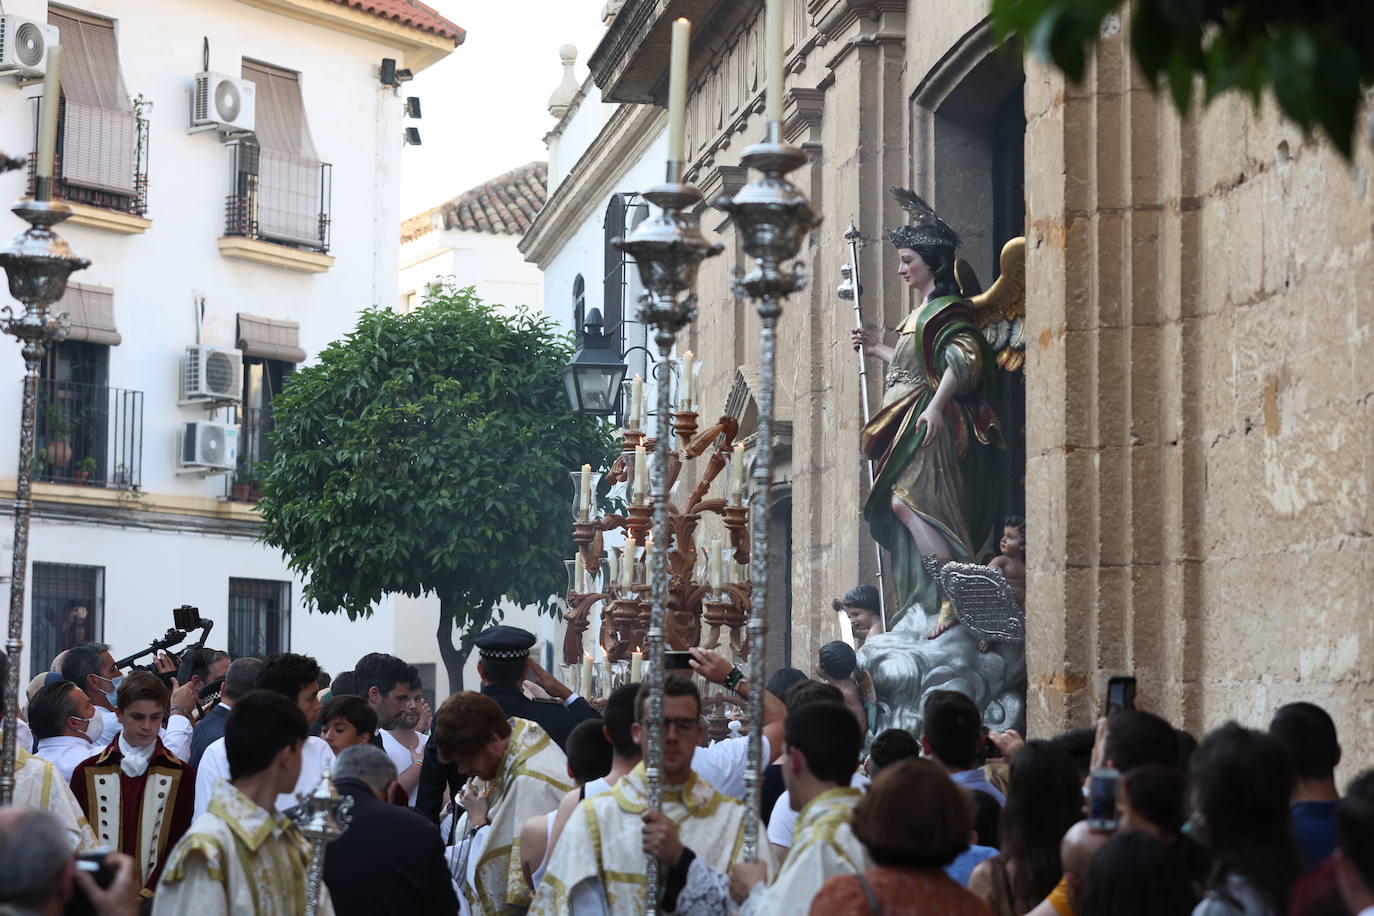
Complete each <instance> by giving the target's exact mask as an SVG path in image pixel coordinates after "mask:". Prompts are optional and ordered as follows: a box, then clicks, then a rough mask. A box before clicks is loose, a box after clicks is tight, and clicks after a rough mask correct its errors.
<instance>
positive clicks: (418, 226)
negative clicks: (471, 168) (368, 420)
mask: <svg viewBox="0 0 1374 916" xmlns="http://www.w3.org/2000/svg"><path fill="white" fill-rule="evenodd" d="M548 196H549V164H548V163H547V162H531V163H528V164H526V165H522V166H520V168H518V169H514V170H512V171H509V172H507V173H506V174H504V175H502V176H500V177H498V178H493V179H492V180H491V181H488V182H486V183H485V184H480V185H478V186H477V187H475V188H473V189H472V190H470V191H465V192H463V193H462V194H459V195H458V196H457V197H455V198H453V200H450V201H449V202H448V203H445V204H440V205H439V206H437V207H434V208H433V209H430V210H426V211H425V212H423V213H417V214H416V215H414V216H412V217H410V218H409V219H407V220H405V221H404V222H402V223H401V242H402V243H403V244H404V243H405V242H411V241H414V240H415V239H417V238H419V237H420V236H422V235H425V234H426V233H429V232H432V231H433V230H434V229H435V228H436V224H437V225H441V226H442V227H443V228H445V229H460V230H463V231H465V232H490V233H492V234H494V235H524V233H525V230H526V229H528V228H529V227H530V224H531V223H533V222H534V217H535V216H536V215H537V214H538V213H539V209H540V208H541V207H543V206H544V202H545V201H546V200H548Z"/></svg>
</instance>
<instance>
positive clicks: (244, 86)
mask: <svg viewBox="0 0 1374 916" xmlns="http://www.w3.org/2000/svg"><path fill="white" fill-rule="evenodd" d="M257 91H258V87H257V86H256V85H255V84H254V83H253V81H252V80H241V79H235V78H234V77H232V76H225V75H224V74H223V73H197V74H196V83H195V86H194V87H193V88H192V89H191V128H190V129H191V132H192V133H194V132H196V131H200V130H211V129H215V130H220V131H223V132H225V133H231V134H235V133H252V132H253V129H254V125H255V124H256V123H257V122H256V117H255V115H256V113H257Z"/></svg>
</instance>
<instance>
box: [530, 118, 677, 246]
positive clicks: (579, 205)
mask: <svg viewBox="0 0 1374 916" xmlns="http://www.w3.org/2000/svg"><path fill="white" fill-rule="evenodd" d="M667 120H668V113H667V112H666V111H665V110H663V109H662V108H656V107H654V106H652V105H621V106H620V107H619V108H617V109H616V111H615V113H614V114H613V115H611V117H610V120H608V121H607V122H606V125H605V126H604V127H602V128H601V132H600V133H599V134H597V136H596V139H595V140H593V141H592V143H591V145H590V146H588V147H587V150H586V152H584V153H583V154H582V157H581V158H580V159H578V160H577V163H576V164H575V165H574V166H573V167H572V169H571V170H569V171H568V173H567V175H566V176H565V177H564V178H563V179H562V180H561V181H559V183H558V187H557V188H556V189H555V190H554V192H553V194H552V195H551V196H550V197H549V199H548V202H547V203H545V204H544V206H543V208H542V209H541V210H540V211H539V215H538V216H536V217H535V218H534V223H533V224H532V225H531V226H530V228H529V230H528V231H526V232H525V235H524V237H523V238H521V239H520V245H519V248H520V253H521V254H523V255H524V256H525V260H526V261H530V262H532V263H534V264H537V265H539V269H540V270H545V269H547V268H548V266H549V262H550V261H551V260H553V257H554V256H555V255H556V254H558V252H559V251H561V250H562V248H563V246H564V245H566V244H567V243H568V240H569V239H570V238H572V236H573V233H575V232H576V231H577V229H578V227H579V226H581V225H582V224H583V223H585V222H586V221H587V220H589V219H591V218H592V217H593V216H594V215H595V214H596V213H597V212H598V211H599V210H600V209H601V208H602V207H603V206H605V203H606V197H607V196H608V195H609V194H611V192H613V191H615V190H616V187H615V186H616V183H617V182H618V181H620V178H621V176H622V175H624V174H625V171H626V169H628V168H629V167H630V166H632V165H634V164H635V163H637V162H639V160H640V159H642V158H643V157H644V154H645V152H646V151H647V150H648V149H649V147H650V146H652V145H653V142H654V141H655V140H657V139H658V135H659V134H661V133H662V132H663V130H664V128H665V127H666V126H667Z"/></svg>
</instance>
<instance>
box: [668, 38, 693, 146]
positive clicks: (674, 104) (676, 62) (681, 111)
mask: <svg viewBox="0 0 1374 916" xmlns="http://www.w3.org/2000/svg"><path fill="white" fill-rule="evenodd" d="M691 38H692V24H691V23H690V22H688V21H687V20H686V19H679V20H677V21H676V22H674V23H673V49H672V57H671V58H670V59H669V64H668V161H669V162H681V161H682V160H683V159H684V158H685V157H684V156H683V142H682V137H683V130H682V126H683V124H684V123H685V122H686V120H687V46H688V45H689V44H690V43H691Z"/></svg>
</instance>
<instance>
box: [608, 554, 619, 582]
mask: <svg viewBox="0 0 1374 916" xmlns="http://www.w3.org/2000/svg"><path fill="white" fill-rule="evenodd" d="M610 566H611V568H610V575H608V576H607V577H606V578H607V580H608V581H607V582H606V583H605V584H606V585H607V586H609V585H610V584H611V583H612V582H619V581H620V554H619V553H617V552H616V551H614V550H612V551H611V556H610Z"/></svg>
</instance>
